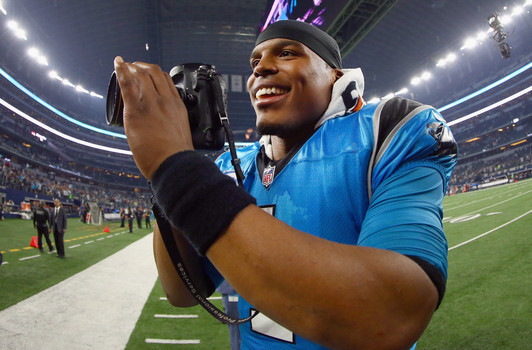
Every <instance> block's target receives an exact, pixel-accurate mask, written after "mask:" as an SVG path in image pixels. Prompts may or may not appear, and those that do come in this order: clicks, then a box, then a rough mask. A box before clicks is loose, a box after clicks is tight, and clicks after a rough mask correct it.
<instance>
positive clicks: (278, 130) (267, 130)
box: [257, 122, 288, 136]
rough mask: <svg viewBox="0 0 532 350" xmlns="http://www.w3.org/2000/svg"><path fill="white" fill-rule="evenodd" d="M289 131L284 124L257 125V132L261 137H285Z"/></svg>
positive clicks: (261, 123)
mask: <svg viewBox="0 0 532 350" xmlns="http://www.w3.org/2000/svg"><path fill="white" fill-rule="evenodd" d="M287 131H288V128H287V127H286V125H283V124H274V123H265V122H259V123H258V124H257V132H258V133H259V135H261V136H262V135H276V136H279V135H283V134H284V133H286V132H287Z"/></svg>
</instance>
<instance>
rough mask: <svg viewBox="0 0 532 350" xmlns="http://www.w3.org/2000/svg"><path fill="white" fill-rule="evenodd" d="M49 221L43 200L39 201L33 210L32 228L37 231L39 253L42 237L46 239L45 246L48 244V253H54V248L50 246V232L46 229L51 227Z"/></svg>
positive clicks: (41, 249) (41, 250)
mask: <svg viewBox="0 0 532 350" xmlns="http://www.w3.org/2000/svg"><path fill="white" fill-rule="evenodd" d="M51 226H52V225H51V221H50V212H49V211H48V209H47V208H46V207H45V203H44V201H43V200H41V201H39V206H38V207H37V208H35V211H34V212H33V228H36V229H37V234H38V238H37V242H38V246H39V251H40V252H41V253H42V252H43V246H42V237H43V236H44V238H45V239H46V244H48V249H49V251H50V253H53V252H54V246H53V245H52V241H51V240H50V232H49V231H48V227H51Z"/></svg>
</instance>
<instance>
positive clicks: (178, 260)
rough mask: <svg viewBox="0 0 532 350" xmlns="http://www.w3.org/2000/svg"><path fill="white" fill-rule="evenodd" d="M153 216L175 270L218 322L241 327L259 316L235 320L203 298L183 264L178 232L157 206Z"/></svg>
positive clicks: (153, 208) (212, 288)
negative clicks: (175, 232) (175, 235)
mask: <svg viewBox="0 0 532 350" xmlns="http://www.w3.org/2000/svg"><path fill="white" fill-rule="evenodd" d="M152 210H153V215H154V216H155V219H156V220H157V226H158V227H159V232H160V233H161V237H162V238H163V242H164V245H165V246H166V250H167V251H168V255H169V256H170V259H171V260H172V264H173V265H174V268H175V270H176V271H177V274H178V275H179V277H180V278H181V280H182V281H183V283H184V284H185V285H186V286H187V288H188V291H189V292H190V294H192V296H194V298H196V300H197V301H198V303H199V304H200V305H201V306H202V307H203V308H204V309H205V310H207V312H208V313H210V314H211V315H212V316H213V317H214V318H216V319H217V320H218V321H220V322H222V323H225V324H230V325H235V326H238V325H241V324H243V323H246V322H248V321H249V320H251V319H252V318H253V317H255V316H256V315H257V314H258V311H256V310H255V311H254V312H253V314H252V315H251V316H249V317H246V318H242V319H239V318H234V317H232V316H229V315H228V314H226V313H225V312H223V311H222V310H220V309H218V308H217V307H216V306H215V305H213V304H212V303H211V302H210V301H209V300H207V297H206V296H202V295H201V294H200V293H199V291H198V289H197V288H196V287H195V285H194V282H193V279H192V277H191V276H190V274H189V273H188V270H187V268H186V267H185V264H184V262H183V258H182V256H181V253H179V249H178V247H177V243H176V241H175V238H174V231H175V230H176V229H175V228H174V227H173V226H172V225H171V224H170V222H168V220H166V218H164V216H163V214H162V212H161V209H160V208H159V207H158V206H157V205H156V204H153V206H152ZM213 291H214V285H212V282H211V285H210V286H209V294H211V293H212V292H213Z"/></svg>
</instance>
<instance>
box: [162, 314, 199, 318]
mask: <svg viewBox="0 0 532 350" xmlns="http://www.w3.org/2000/svg"><path fill="white" fill-rule="evenodd" d="M153 317H155V318H198V315H163V314H155V315H153Z"/></svg>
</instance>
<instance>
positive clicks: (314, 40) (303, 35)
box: [255, 20, 342, 68]
mask: <svg viewBox="0 0 532 350" xmlns="http://www.w3.org/2000/svg"><path fill="white" fill-rule="evenodd" d="M275 38H285V39H290V40H294V41H298V42H300V43H302V44H303V45H305V46H306V47H308V48H309V49H311V50H312V51H314V52H315V53H316V54H317V55H318V56H320V57H321V58H322V59H323V60H324V61H325V62H327V64H329V66H331V67H332V68H342V57H341V55H340V49H339V48H338V43H337V42H336V40H334V38H333V37H331V36H330V35H329V34H327V33H325V32H324V31H322V30H321V29H319V28H316V27H314V26H313V25H311V24H308V23H305V22H301V21H295V20H284V21H278V22H275V23H273V24H270V25H269V26H268V27H267V28H266V29H265V30H264V31H263V32H262V33H260V34H259V36H258V37H257V41H256V42H255V46H257V45H258V44H260V43H262V42H263V41H266V40H270V39H275Z"/></svg>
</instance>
